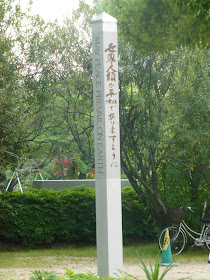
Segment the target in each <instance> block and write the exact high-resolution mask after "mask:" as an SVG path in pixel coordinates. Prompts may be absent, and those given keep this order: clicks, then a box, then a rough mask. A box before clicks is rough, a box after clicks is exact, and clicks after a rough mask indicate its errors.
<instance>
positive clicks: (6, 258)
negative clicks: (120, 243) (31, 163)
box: [0, 243, 208, 269]
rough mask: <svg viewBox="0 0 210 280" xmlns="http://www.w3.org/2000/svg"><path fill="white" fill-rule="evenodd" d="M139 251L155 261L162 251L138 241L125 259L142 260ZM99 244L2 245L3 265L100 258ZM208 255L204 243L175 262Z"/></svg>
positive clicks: (48, 264)
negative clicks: (40, 246)
mask: <svg viewBox="0 0 210 280" xmlns="http://www.w3.org/2000/svg"><path fill="white" fill-rule="evenodd" d="M137 252H138V253H139V255H141V257H142V258H143V260H145V261H146V262H147V261H148V262H149V260H151V261H154V262H155V260H156V259H157V257H158V256H161V255H160V252H159V249H158V246H157V244H151V243H149V244H138V245H133V246H125V247H124V249H123V257H124V262H138V261H139V260H138V256H137ZM96 255H97V254H96V247H94V246H91V247H72V246H69V247H59V248H56V247H52V248H50V249H35V250H27V249H21V248H17V247H12V246H11V247H9V248H6V249H5V248H1V245H0V268H20V267H22V268H29V269H30V268H34V267H37V268H38V267H39V268H43V267H44V268H46V267H49V268H50V267H51V266H53V265H56V266H61V265H64V266H65V264H66V263H68V260H69V258H74V259H75V261H76V260H77V259H78V260H79V259H81V258H88V259H92V260H96ZM207 258H208V251H207V250H205V249H204V248H203V247H202V248H199V247H193V248H188V249H185V250H184V252H182V253H181V254H180V255H178V256H176V257H173V261H174V262H182V261H184V262H191V261H192V260H193V261H203V260H206V259H207Z"/></svg>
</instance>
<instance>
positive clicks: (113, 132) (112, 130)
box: [111, 126, 115, 134]
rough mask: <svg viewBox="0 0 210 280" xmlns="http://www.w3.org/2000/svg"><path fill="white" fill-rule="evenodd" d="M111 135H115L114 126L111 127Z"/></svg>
mask: <svg viewBox="0 0 210 280" xmlns="http://www.w3.org/2000/svg"><path fill="white" fill-rule="evenodd" d="M111 134H115V127H114V126H112V127H111Z"/></svg>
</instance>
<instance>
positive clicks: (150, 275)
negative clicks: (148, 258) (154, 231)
mask: <svg viewBox="0 0 210 280" xmlns="http://www.w3.org/2000/svg"><path fill="white" fill-rule="evenodd" d="M139 260H140V262H141V266H140V267H141V268H142V269H143V271H144V272H145V275H146V277H147V280H162V279H163V278H165V276H166V274H167V273H168V271H169V270H170V269H171V268H172V266H173V264H171V265H169V266H167V267H166V269H165V270H164V271H163V273H162V274H161V275H160V277H159V274H160V265H161V263H160V261H159V260H157V261H156V263H155V266H154V268H153V267H152V264H151V262H150V268H149V269H148V268H147V266H146V265H145V263H144V261H143V259H142V258H141V256H140V255H139Z"/></svg>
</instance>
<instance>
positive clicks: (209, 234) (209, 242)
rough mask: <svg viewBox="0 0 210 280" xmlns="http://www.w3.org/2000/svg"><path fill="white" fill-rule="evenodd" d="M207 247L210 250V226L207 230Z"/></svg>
mask: <svg viewBox="0 0 210 280" xmlns="http://www.w3.org/2000/svg"><path fill="white" fill-rule="evenodd" d="M205 239H206V248H207V249H208V250H209V251H210V228H207V229H206V230H205Z"/></svg>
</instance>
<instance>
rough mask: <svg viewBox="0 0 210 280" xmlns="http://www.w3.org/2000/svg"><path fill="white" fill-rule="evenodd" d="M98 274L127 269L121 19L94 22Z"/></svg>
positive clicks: (109, 273)
mask: <svg viewBox="0 0 210 280" xmlns="http://www.w3.org/2000/svg"><path fill="white" fill-rule="evenodd" d="M92 31H93V35H92V36H93V38H92V49H93V92H94V132H95V170H96V227H97V232H96V234H97V260H98V275H99V276H101V277H104V278H108V276H110V277H114V278H117V276H116V274H115V273H117V274H118V275H119V276H120V272H119V271H122V270H123V253H122V252H123V246H122V214H121V211H122V210H121V171H120V133H119V91H118V48H117V20H116V19H115V18H113V17H111V16H110V15H108V14H106V13H102V14H101V15H100V16H98V17H96V18H95V19H94V20H93V21H92Z"/></svg>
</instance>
